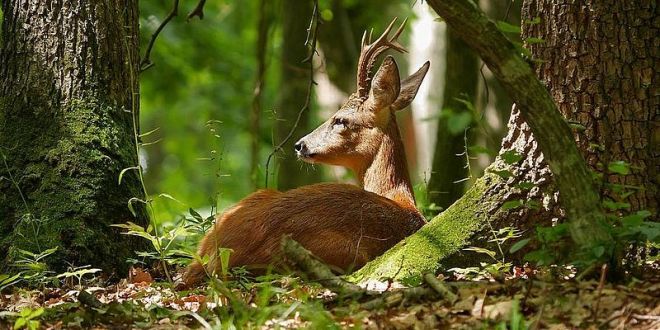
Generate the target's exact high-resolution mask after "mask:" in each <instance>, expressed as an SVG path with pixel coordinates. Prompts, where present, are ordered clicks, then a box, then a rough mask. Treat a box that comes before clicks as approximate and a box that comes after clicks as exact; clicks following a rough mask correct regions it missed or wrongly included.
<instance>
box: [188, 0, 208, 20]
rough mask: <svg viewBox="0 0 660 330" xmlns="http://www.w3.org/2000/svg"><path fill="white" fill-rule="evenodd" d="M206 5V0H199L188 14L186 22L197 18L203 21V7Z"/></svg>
mask: <svg viewBox="0 0 660 330" xmlns="http://www.w3.org/2000/svg"><path fill="white" fill-rule="evenodd" d="M205 4H206V0H199V2H197V6H195V8H194V9H193V10H192V11H190V13H188V17H186V18H187V19H188V21H190V20H191V19H192V18H193V17H195V16H197V17H199V19H204V5H205Z"/></svg>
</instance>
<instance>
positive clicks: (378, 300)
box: [282, 236, 456, 310]
mask: <svg viewBox="0 0 660 330" xmlns="http://www.w3.org/2000/svg"><path fill="white" fill-rule="evenodd" d="M282 249H283V251H284V254H285V255H286V257H287V258H288V259H289V260H290V261H292V262H293V263H295V265H297V266H298V267H300V268H301V269H302V271H303V272H305V273H307V274H308V275H310V276H311V277H313V278H314V279H315V280H317V281H318V282H319V283H320V284H321V285H323V286H324V287H326V288H328V289H330V290H332V291H334V292H337V293H339V294H340V295H342V296H343V297H344V298H346V297H349V298H353V299H356V300H362V299H364V298H370V297H372V299H371V300H368V301H366V302H364V303H362V304H361V305H360V307H361V308H363V309H366V310H371V309H377V308H382V307H392V306H396V305H399V304H401V303H403V302H404V301H406V300H420V299H423V298H434V299H435V298H437V297H438V293H439V291H438V290H440V291H442V292H444V296H443V297H445V298H447V299H448V300H451V301H454V299H456V297H455V295H454V296H453V298H451V297H452V295H453V293H451V291H449V289H446V290H443V289H442V288H439V289H438V288H434V289H429V288H424V287H413V288H406V289H399V290H394V291H387V292H385V293H380V292H377V291H369V290H366V289H363V288H361V287H359V286H357V285H355V284H353V283H350V282H347V281H345V280H344V279H342V278H341V277H338V276H335V275H334V274H333V273H332V271H330V268H329V267H328V266H326V265H325V264H324V263H323V262H321V261H319V260H317V259H316V258H314V256H313V255H312V254H311V252H309V251H308V250H307V249H305V248H304V247H303V246H302V245H300V243H298V242H296V241H294V240H293V239H291V237H288V236H284V237H283V238H282ZM431 276H432V275H431ZM436 281H437V280H436ZM441 286H443V285H442V284H440V287H441ZM441 298H442V297H441Z"/></svg>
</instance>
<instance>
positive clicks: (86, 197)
mask: <svg viewBox="0 0 660 330" xmlns="http://www.w3.org/2000/svg"><path fill="white" fill-rule="evenodd" d="M19 111H23V112H22V113H19ZM0 113H3V116H6V117H11V118H7V119H8V120H10V119H13V121H14V122H15V123H16V126H15V127H14V128H9V129H6V131H2V132H0V139H1V140H2V141H0V145H1V144H2V143H6V142H7V141H19V143H20V144H19V145H18V146H17V147H15V148H12V149H10V150H9V151H8V152H9V153H11V155H9V156H8V159H11V165H10V166H11V168H10V170H11V171H12V173H14V174H15V176H16V177H20V178H21V182H20V187H21V190H22V191H23V193H24V194H25V196H26V198H27V200H28V204H29V210H25V208H24V207H23V206H22V202H21V201H20V199H19V198H18V196H19V194H18V192H17V191H15V189H14V191H12V190H11V189H5V188H8V187H2V186H0V189H2V190H3V191H7V192H10V191H11V193H10V196H9V197H8V198H7V205H6V206H4V207H0V211H2V212H3V213H5V214H6V215H8V216H9V219H11V221H3V227H2V228H0V230H1V232H0V234H2V236H3V237H4V239H3V240H2V246H1V247H0V250H4V251H15V250H16V249H17V248H19V249H24V250H30V251H33V252H39V251H40V250H44V249H47V248H52V247H55V246H58V247H59V249H58V252H57V253H56V254H55V255H54V256H53V258H52V260H51V262H50V263H51V265H52V266H53V268H54V269H63V268H65V267H66V265H67V263H72V264H76V265H82V264H92V265H94V266H96V267H101V268H104V269H106V270H121V269H123V268H125V263H124V259H125V258H126V257H128V256H131V255H132V254H133V251H132V250H133V249H134V248H135V247H136V246H137V245H138V244H139V243H136V242H134V241H133V240H131V239H126V238H124V237H122V236H120V235H119V233H118V231H117V230H115V229H113V228H111V227H109V225H110V224H113V223H123V222H126V221H137V223H140V224H146V222H147V217H146V214H145V212H144V210H139V212H140V214H139V215H138V218H137V219H136V218H135V217H133V216H132V215H131V214H130V212H129V211H128V209H127V206H126V202H127V201H128V200H129V199H130V198H131V197H138V198H142V196H143V193H142V191H141V189H140V185H139V181H138V178H137V176H136V174H135V173H129V174H127V175H126V177H125V178H124V180H123V182H122V185H121V186H119V185H118V184H117V178H118V175H119V172H120V171H121V170H122V169H123V168H126V167H130V166H134V165H135V164H136V163H137V156H136V155H135V147H134V142H133V138H132V136H133V132H132V130H131V129H130V125H129V123H128V121H126V120H125V118H126V114H125V113H124V112H123V109H121V108H118V107H116V106H110V105H107V104H103V103H102V102H100V101H99V100H98V99H96V98H86V99H82V100H74V101H71V102H69V104H68V105H66V106H63V107H62V108H60V109H58V111H57V112H56V113H52V111H47V110H46V109H44V108H36V109H31V111H26V110H25V108H23V109H20V110H16V109H3V108H0ZM31 116H34V117H32V118H30V117H31ZM48 117H50V118H48ZM19 118H20V119H19ZM29 212H31V214H28V213H29ZM7 223H14V224H15V226H11V227H9V226H7V225H6V224H7ZM10 258H11V256H10ZM64 261H66V262H64Z"/></svg>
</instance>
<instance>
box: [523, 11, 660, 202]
mask: <svg viewBox="0 0 660 330" xmlns="http://www.w3.org/2000/svg"><path fill="white" fill-rule="evenodd" d="M537 17H538V18H540V23H539V24H523V37H524V38H531V37H537V38H542V39H543V40H544V41H543V42H542V43H535V44H531V45H529V49H530V50H531V52H532V54H533V55H534V58H535V59H538V60H541V61H539V65H538V66H537V67H536V73H537V75H538V77H539V79H541V81H542V82H543V83H544V84H545V85H546V86H547V88H548V90H549V91H550V93H551V94H552V97H553V98H554V99H555V101H556V103H557V106H558V107H559V110H560V111H561V113H562V114H563V115H564V117H566V119H567V120H569V121H570V122H574V123H577V124H579V125H581V126H584V129H577V130H574V133H575V139H576V141H577V144H578V147H579V149H580V151H581V152H582V155H583V156H584V158H585V159H586V161H587V163H588V165H589V167H590V168H591V170H593V171H596V172H599V173H601V174H603V181H604V184H603V185H602V187H601V198H605V199H611V200H614V201H622V202H627V203H629V204H630V210H631V211H637V210H644V209H646V210H651V211H654V212H655V211H656V210H657V209H658V199H657V198H658V168H659V166H660V164H659V162H658V160H659V159H660V158H659V156H660V140H659V139H660V135H659V134H658V133H659V131H658V121H657V119H658V109H660V97H659V96H658V95H659V92H660V91H659V89H658V79H659V78H660V75H659V74H658V65H659V64H660V47H659V41H660V39H659V38H660V37H659V35H660V25H658V8H657V2H655V1H651V0H644V1H632V2H628V1H616V0H599V1H589V2H584V3H583V2H571V1H566V2H557V1H549V0H527V1H524V2H523V21H525V22H531V21H533V20H534V19H536V18H537ZM615 161H625V162H627V163H629V164H630V165H631V173H630V174H628V175H620V174H616V173H610V172H609V171H608V170H607V167H608V164H610V163H611V162H615ZM623 185H625V187H624V186H623ZM617 189H621V190H623V191H624V192H626V191H629V192H631V193H632V195H630V196H629V197H628V198H627V199H621V198H620V196H621V192H619V193H614V190H617Z"/></svg>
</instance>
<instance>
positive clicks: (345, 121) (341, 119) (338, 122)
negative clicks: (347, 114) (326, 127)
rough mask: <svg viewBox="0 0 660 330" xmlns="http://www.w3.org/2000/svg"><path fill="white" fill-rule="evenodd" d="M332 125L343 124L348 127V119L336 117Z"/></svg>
mask: <svg viewBox="0 0 660 330" xmlns="http://www.w3.org/2000/svg"><path fill="white" fill-rule="evenodd" d="M332 126H333V127H335V126H342V127H343V128H346V127H348V120H347V119H345V118H339V117H336V118H335V119H333V120H332Z"/></svg>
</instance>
